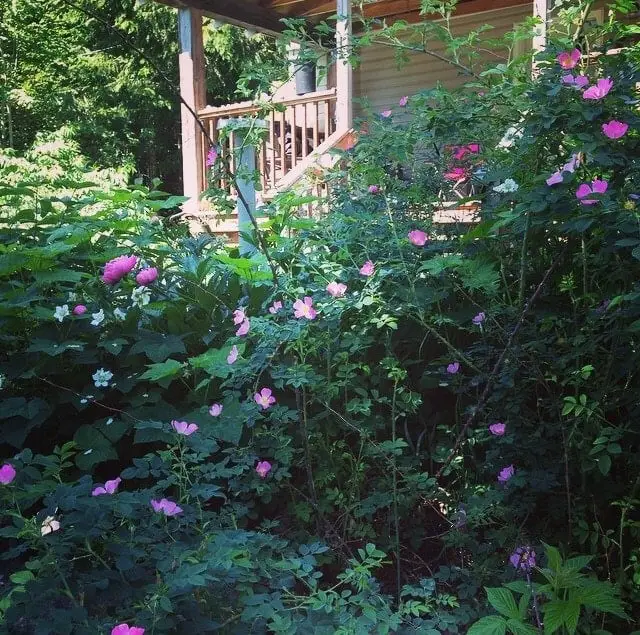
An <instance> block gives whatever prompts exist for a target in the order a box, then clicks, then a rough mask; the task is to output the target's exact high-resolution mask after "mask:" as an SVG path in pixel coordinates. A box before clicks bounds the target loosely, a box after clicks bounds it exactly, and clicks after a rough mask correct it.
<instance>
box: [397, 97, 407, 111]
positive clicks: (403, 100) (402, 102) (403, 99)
mask: <svg viewBox="0 0 640 635" xmlns="http://www.w3.org/2000/svg"><path fill="white" fill-rule="evenodd" d="M407 103H409V95H405V96H404V97H400V101H399V102H398V106H400V107H401V108H404V107H405V106H406V105H407Z"/></svg>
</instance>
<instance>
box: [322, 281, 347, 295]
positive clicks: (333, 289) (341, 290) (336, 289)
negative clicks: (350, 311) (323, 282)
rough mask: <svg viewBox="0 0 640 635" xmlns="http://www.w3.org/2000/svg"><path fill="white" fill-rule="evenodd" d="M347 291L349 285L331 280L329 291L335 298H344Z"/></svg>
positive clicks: (328, 286)
mask: <svg viewBox="0 0 640 635" xmlns="http://www.w3.org/2000/svg"><path fill="white" fill-rule="evenodd" d="M346 292H347V285H346V284H342V282H335V281H334V282H330V283H329V284H328V285H327V293H328V294H329V295H330V296H331V297H333V298H342V297H343V296H344V294H345V293H346Z"/></svg>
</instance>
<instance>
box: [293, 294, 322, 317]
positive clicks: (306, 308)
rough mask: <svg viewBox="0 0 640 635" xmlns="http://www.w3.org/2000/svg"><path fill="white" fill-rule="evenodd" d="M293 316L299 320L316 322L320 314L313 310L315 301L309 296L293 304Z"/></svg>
mask: <svg viewBox="0 0 640 635" xmlns="http://www.w3.org/2000/svg"><path fill="white" fill-rule="evenodd" d="M293 315H294V316H295V317H297V318H298V319H299V318H306V319H307V320H314V319H315V317H316V315H318V312H317V311H316V310H315V309H314V308H313V299H312V298H310V297H309V296H308V295H307V296H305V298H304V300H296V301H295V302H294V303H293Z"/></svg>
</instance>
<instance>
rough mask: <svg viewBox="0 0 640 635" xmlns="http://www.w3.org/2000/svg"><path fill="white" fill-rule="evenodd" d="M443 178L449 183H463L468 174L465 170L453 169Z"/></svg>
mask: <svg viewBox="0 0 640 635" xmlns="http://www.w3.org/2000/svg"><path fill="white" fill-rule="evenodd" d="M443 176H444V178H445V179H446V180H447V181H462V180H463V179H466V178H467V176H468V174H467V170H466V169H465V168H451V169H450V170H449V171H448V172H445V173H444V175H443Z"/></svg>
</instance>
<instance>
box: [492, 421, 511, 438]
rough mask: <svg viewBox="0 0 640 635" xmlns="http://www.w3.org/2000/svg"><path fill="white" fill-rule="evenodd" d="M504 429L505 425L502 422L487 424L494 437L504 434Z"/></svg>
mask: <svg viewBox="0 0 640 635" xmlns="http://www.w3.org/2000/svg"><path fill="white" fill-rule="evenodd" d="M506 429H507V426H506V425H505V424H504V423H492V424H491V425H490V426H489V432H491V434H492V435H493V436H494V437H501V436H502V435H504V433H505V430H506Z"/></svg>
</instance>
